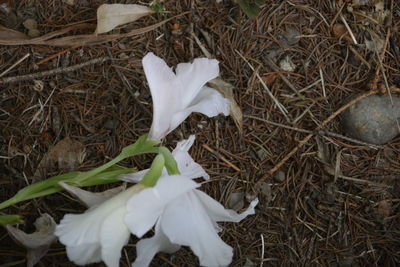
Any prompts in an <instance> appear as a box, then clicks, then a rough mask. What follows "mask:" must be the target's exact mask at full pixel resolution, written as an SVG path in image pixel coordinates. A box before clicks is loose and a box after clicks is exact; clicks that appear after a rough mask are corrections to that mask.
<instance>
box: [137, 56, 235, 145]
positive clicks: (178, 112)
mask: <svg viewBox="0 0 400 267" xmlns="http://www.w3.org/2000/svg"><path fill="white" fill-rule="evenodd" d="M142 63H143V69H144V72H145V74H146V78H147V81H148V82H149V86H150V91H151V96H152V99H153V123H152V125H151V129H150V134H149V138H150V139H151V140H160V139H162V138H163V137H165V136H166V135H167V134H168V133H170V132H171V131H172V130H174V129H175V128H176V127H178V125H179V124H181V123H182V122H183V121H184V120H185V119H186V118H187V117H188V116H189V115H190V113H192V112H200V113H202V114H204V115H207V116H208V117H214V116H217V115H218V114H220V113H223V114H224V115H225V116H227V115H229V100H228V99H226V98H224V97H223V96H222V95H221V94H220V93H218V92H217V91H216V90H214V89H212V88H209V87H207V86H205V84H206V83H207V82H208V81H210V80H212V79H214V78H216V77H217V76H218V75H219V67H218V61H217V60H215V59H207V58H197V59H195V60H194V61H193V63H181V64H178V66H177V67H176V70H175V72H176V74H175V73H174V72H173V71H172V69H171V68H169V67H168V66H167V64H166V63H165V62H164V60H162V59H161V58H159V57H157V56H155V55H154V54H153V53H148V54H147V55H146V56H145V57H144V58H143V61H142Z"/></svg>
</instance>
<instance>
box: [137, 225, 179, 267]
mask: <svg viewBox="0 0 400 267" xmlns="http://www.w3.org/2000/svg"><path fill="white" fill-rule="evenodd" d="M179 248H180V246H179V245H176V244H172V243H171V242H170V241H169V239H168V237H167V236H166V235H165V234H164V233H163V231H162V230H161V228H160V224H159V223H157V225H156V233H155V235H154V236H153V237H151V238H145V239H142V240H140V241H139V242H138V243H137V244H136V254H137V258H136V260H135V262H134V263H133V264H132V267H147V266H149V265H150V262H151V260H152V259H153V258H154V256H155V255H156V254H157V253H158V252H160V251H162V252H165V253H174V252H176V251H178V250H179Z"/></svg>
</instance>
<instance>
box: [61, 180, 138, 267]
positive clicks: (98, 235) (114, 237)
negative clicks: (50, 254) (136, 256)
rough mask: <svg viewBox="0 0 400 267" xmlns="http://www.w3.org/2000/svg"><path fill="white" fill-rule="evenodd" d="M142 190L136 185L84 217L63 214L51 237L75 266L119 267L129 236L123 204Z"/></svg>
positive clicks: (88, 211) (88, 194)
mask: <svg viewBox="0 0 400 267" xmlns="http://www.w3.org/2000/svg"><path fill="white" fill-rule="evenodd" d="M144 188H145V187H144V186H143V185H141V184H137V185H135V186H132V187H131V188H129V189H127V190H125V191H123V192H121V193H119V194H117V195H115V196H114V197H111V198H110V199H108V200H106V201H104V202H103V203H101V204H100V205H98V206H92V207H91V208H89V209H88V210H87V211H86V212H85V213H82V214H66V215H65V216H64V218H63V219H62V220H61V222H60V224H59V225H58V226H57V227H56V231H55V233H54V234H55V235H56V236H57V237H58V238H59V240H60V242H61V243H62V244H64V245H65V246H66V249H67V255H68V258H69V259H70V260H71V261H73V262H74V263H76V264H78V265H85V264H90V263H95V262H99V261H101V260H102V261H104V262H105V263H106V264H107V266H109V267H110V266H115V267H117V266H119V259H120V257H121V249H122V247H123V246H124V245H126V244H127V242H128V240H129V236H130V231H129V229H128V227H127V226H126V224H125V222H124V216H125V214H126V203H127V201H128V200H129V198H130V197H132V195H134V194H136V193H137V192H139V191H141V190H143V189H144ZM78 190H80V189H78ZM80 193H81V194H86V195H87V196H88V198H90V196H91V194H93V193H90V192H85V191H84V190H80ZM86 203H87V204H88V201H86Z"/></svg>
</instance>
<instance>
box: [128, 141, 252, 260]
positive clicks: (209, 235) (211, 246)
mask: <svg viewBox="0 0 400 267" xmlns="http://www.w3.org/2000/svg"><path fill="white" fill-rule="evenodd" d="M193 141H194V136H191V137H190V139H189V140H185V141H182V142H180V143H178V145H177V148H176V149H175V150H174V151H173V155H174V157H175V159H176V161H177V163H178V167H179V170H180V171H181V176H180V179H183V180H178V179H175V181H172V180H171V181H170V182H169V183H168V187H167V188H165V190H166V191H160V189H158V188H157V186H156V187H154V188H146V189H144V190H142V191H141V192H139V193H138V194H136V195H134V196H133V197H132V198H131V199H130V200H129V201H128V204H127V215H126V217H125V221H126V223H127V225H128V228H129V229H130V231H131V232H132V233H133V234H135V235H136V236H138V237H142V236H143V235H144V234H145V233H146V232H147V231H148V230H150V229H151V228H152V227H153V226H154V225H155V235H154V236H153V237H151V238H147V239H143V240H141V241H139V242H138V244H137V259H136V261H135V262H134V263H133V266H135V267H139V266H148V265H149V264H150V262H151V260H152V259H153V257H154V256H155V254H156V253H157V252H159V251H162V252H167V253H173V252H175V251H177V250H178V249H179V248H180V246H181V245H183V246H189V247H190V248H191V249H192V251H193V252H194V253H195V254H196V255H197V256H198V257H199V260H200V264H201V265H202V266H227V265H229V263H230V262H231V260H232V255H233V250H232V247H230V246H229V245H227V244H226V243H224V241H222V239H221V238H220V237H219V236H218V232H219V231H220V230H221V229H220V228H219V227H218V224H217V222H221V221H225V222H239V221H241V220H242V219H243V218H245V217H246V216H247V215H249V214H254V207H255V206H256V205H257V203H258V199H256V200H254V201H253V202H252V203H251V204H250V207H249V208H248V209H247V210H246V211H245V212H243V213H241V214H237V213H236V212H235V211H233V210H227V209H225V208H224V207H223V206H222V205H221V204H220V203H218V202H217V201H215V200H214V199H213V198H211V197H210V196H208V195H207V194H205V193H203V192H202V191H200V190H197V189H195V188H196V187H199V186H200V185H199V184H197V183H194V182H193V183H194V185H193V186H192V188H190V187H189V186H188V187H186V189H187V190H186V191H185V192H183V190H182V191H181V194H179V195H178V194H176V192H174V190H173V189H174V188H179V187H181V186H182V183H183V181H184V180H185V179H186V181H190V180H191V179H192V178H198V177H204V178H206V179H208V175H207V174H206V172H205V171H204V169H203V168H202V167H201V166H200V165H198V164H197V163H195V162H194V161H193V159H192V158H191V157H190V155H189V154H188V153H187V151H188V149H189V148H190V147H191V145H192V144H193ZM143 175H144V172H141V173H139V174H138V173H135V174H134V175H131V178H133V180H135V181H138V180H139V179H140V177H139V176H143ZM171 177H174V176H168V175H163V176H162V177H161V178H160V180H159V182H158V183H161V182H163V180H164V179H171Z"/></svg>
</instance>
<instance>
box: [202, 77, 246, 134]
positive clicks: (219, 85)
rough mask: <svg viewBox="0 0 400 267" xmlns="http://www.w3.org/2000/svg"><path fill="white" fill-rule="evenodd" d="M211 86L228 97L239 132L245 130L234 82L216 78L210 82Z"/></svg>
mask: <svg viewBox="0 0 400 267" xmlns="http://www.w3.org/2000/svg"><path fill="white" fill-rule="evenodd" d="M208 84H209V86H210V87H212V88H214V89H215V90H217V91H218V92H220V93H221V94H222V95H223V96H224V97H225V98H227V99H228V100H229V101H230V103H231V105H230V108H231V109H230V115H231V117H232V119H233V121H234V122H235V124H236V127H237V128H238V129H239V133H240V134H242V132H243V114H242V110H241V109H240V107H239V105H238V104H237V103H236V101H235V98H234V96H233V89H234V88H235V87H234V86H233V85H232V84H230V83H227V82H225V81H223V80H222V79H221V78H215V79H213V80H211V81H209V82H208Z"/></svg>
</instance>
